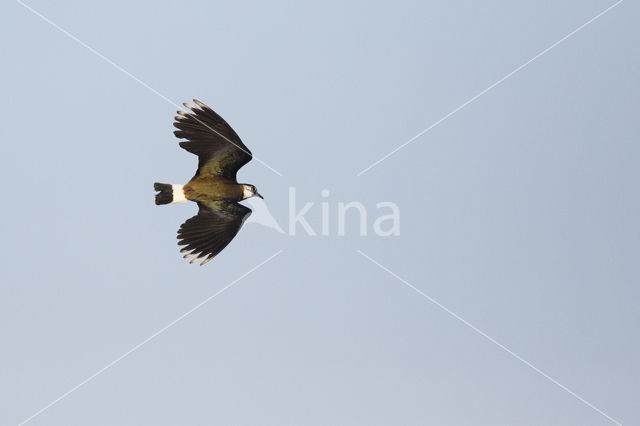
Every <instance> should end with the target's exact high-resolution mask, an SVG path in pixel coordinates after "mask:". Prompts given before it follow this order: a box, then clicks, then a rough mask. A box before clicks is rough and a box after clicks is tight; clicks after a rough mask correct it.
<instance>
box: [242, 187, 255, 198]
mask: <svg viewBox="0 0 640 426" xmlns="http://www.w3.org/2000/svg"><path fill="white" fill-rule="evenodd" d="M253 196H254V193H253V191H252V190H251V187H250V186H249V185H242V199H243V200H246V199H247V198H251V197H253Z"/></svg>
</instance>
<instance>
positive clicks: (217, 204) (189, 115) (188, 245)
mask: <svg viewBox="0 0 640 426" xmlns="http://www.w3.org/2000/svg"><path fill="white" fill-rule="evenodd" d="M193 101H194V102H195V103H196V105H198V107H199V108H198V107H196V106H193V105H191V104H189V103H184V106H185V107H186V108H188V109H189V110H190V112H184V111H178V115H177V116H176V117H175V120H176V121H175V122H174V123H173V125H174V126H175V127H176V128H177V129H178V130H176V131H174V132H173V133H174V134H175V135H176V136H177V137H178V138H180V139H186V141H183V142H180V147H182V148H184V149H186V150H187V151H189V152H190V153H192V154H195V155H197V156H198V170H197V171H196V174H195V176H194V177H193V178H192V179H191V180H190V181H189V182H188V183H187V184H185V185H171V184H167V183H157V182H156V183H154V184H153V188H154V189H155V190H156V191H158V193H157V194H156V204H158V205H161V204H175V203H183V202H186V201H193V202H195V203H198V214H197V215H195V216H193V217H192V218H190V219H188V220H187V221H186V222H185V223H183V224H182V225H181V226H180V229H179V230H178V240H179V241H178V245H180V246H184V247H183V248H182V249H181V250H180V252H181V253H186V254H185V255H184V257H185V258H189V257H191V256H194V257H193V259H191V261H190V262H189V263H194V262H196V261H198V260H200V259H203V258H204V260H203V261H202V263H200V265H204V264H205V263H207V262H209V261H210V260H211V259H213V258H214V257H215V256H216V255H217V254H218V253H220V252H221V251H222V250H223V249H224V248H225V247H226V246H227V245H228V244H229V243H230V242H231V240H233V238H234V237H235V236H236V234H237V233H238V231H239V230H240V228H241V227H242V224H243V223H244V221H245V220H246V219H247V218H248V217H249V215H251V209H250V208H248V207H245V206H243V205H242V204H240V203H238V201H240V200H245V199H247V198H250V197H260V198H262V195H260V194H259V193H258V190H257V189H256V187H255V186H253V185H249V184H245V183H238V181H237V180H236V173H238V170H239V169H240V167H242V166H244V165H245V164H247V163H248V162H249V161H251V158H252V157H253V156H252V154H251V151H249V148H247V147H246V146H245V144H244V143H242V140H240V137H239V136H238V135H237V133H236V132H235V131H234V130H233V129H232V128H231V126H229V124H227V122H226V121H224V119H223V118H222V117H220V116H219V115H218V114H216V113H215V112H214V111H213V110H212V109H211V108H209V107H208V106H207V105H205V104H203V103H202V102H200V101H199V100H197V99H194V100H193Z"/></svg>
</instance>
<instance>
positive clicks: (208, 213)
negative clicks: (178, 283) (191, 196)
mask: <svg viewBox="0 0 640 426" xmlns="http://www.w3.org/2000/svg"><path fill="white" fill-rule="evenodd" d="M198 207H199V208H200V209H199V210H198V214H197V215H195V216H193V217H192V218H191V219H188V220H187V221H186V222H185V223H183V224H182V226H180V229H179V230H178V239H179V240H180V241H178V245H181V246H185V247H183V248H182V249H181V250H180V252H181V253H187V254H185V255H184V257H189V256H195V257H194V258H193V259H191V262H190V263H193V262H195V261H197V260H199V259H202V258H203V257H204V258H205V259H204V260H203V261H202V263H201V265H204V264H205V263H207V262H208V261H210V260H211V259H213V257H214V256H216V255H217V254H218V253H220V252H221V251H222V249H224V248H225V247H226V246H227V245H228V244H229V243H230V242H231V240H233V237H235V236H236V234H237V233H238V231H239V230H240V228H241V227H242V224H243V223H244V221H245V220H246V219H247V218H248V217H249V215H250V214H251V209H250V208H248V207H245V206H243V205H242V204H238V203H236V202H233V201H213V202H211V203H206V204H205V203H198Z"/></svg>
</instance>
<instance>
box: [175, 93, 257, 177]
mask: <svg viewBox="0 0 640 426" xmlns="http://www.w3.org/2000/svg"><path fill="white" fill-rule="evenodd" d="M193 101H194V102H195V103H196V104H197V105H198V106H199V107H200V108H197V107H195V106H193V105H190V104H188V103H185V104H184V105H185V106H186V107H187V108H189V109H190V110H191V112H190V113H187V112H183V111H178V114H179V115H177V116H176V121H175V122H174V123H173V125H174V126H175V127H176V128H177V129H178V130H176V131H175V132H173V133H174V134H175V135H176V136H177V137H178V138H182V139H187V142H180V146H181V147H182V148H184V149H186V150H187V151H189V152H191V153H192V154H195V155H197V156H198V171H197V173H196V176H198V175H200V174H213V175H216V176H222V177H224V178H227V179H229V180H232V181H234V182H235V181H236V173H237V172H238V170H239V169H240V167H242V166H244V165H245V164H247V163H248V162H249V161H251V158H252V155H251V151H249V148H247V147H246V146H245V144H244V143H242V141H241V140H240V137H239V136H238V134H237V133H236V132H235V131H234V130H233V129H232V128H231V126H229V124H227V122H226V121H224V119H223V118H222V117H220V116H219V115H218V114H216V113H215V112H214V111H213V110H212V109H211V108H209V107H208V106H206V105H205V104H203V103H202V102H200V101H199V100H197V99H194V100H193Z"/></svg>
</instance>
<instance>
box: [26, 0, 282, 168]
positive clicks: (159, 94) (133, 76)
mask: <svg viewBox="0 0 640 426" xmlns="http://www.w3.org/2000/svg"><path fill="white" fill-rule="evenodd" d="M16 2H18V3H19V4H20V5H22V6H24V7H25V8H26V9H28V10H30V11H31V12H32V13H33V14H35V15H36V16H38V17H40V18H41V19H42V20H44V21H45V22H47V23H48V24H49V25H51V26H52V27H54V28H55V29H57V30H58V31H60V32H61V33H63V34H64V35H66V36H67V37H69V38H70V39H72V40H74V41H75V42H77V43H78V44H80V45H81V46H82V47H84V48H86V49H87V50H88V51H90V52H91V53H93V54H94V55H96V56H98V57H99V58H100V59H102V60H104V61H105V62H107V63H108V64H110V65H111V66H113V67H114V68H115V69H117V70H118V71H120V72H122V73H123V74H125V75H127V76H128V77H130V78H132V79H133V80H135V81H136V82H138V83H139V84H140V85H142V86H143V87H145V88H146V89H148V90H150V91H151V92H153V93H155V94H156V95H158V96H159V97H161V98H162V99H164V100H165V101H167V102H168V103H170V104H171V105H173V106H174V107H176V108H178V109H181V108H182V107H181V106H180V105H178V104H177V103H176V102H174V101H172V100H171V99H169V98H167V97H166V96H165V95H163V94H162V93H160V92H158V91H157V90H156V89H154V88H153V87H151V86H149V85H148V84H147V83H145V82H144V81H142V80H140V79H139V78H138V77H136V76H135V75H133V74H131V73H130V72H129V71H127V70H125V69H124V68H122V67H121V66H120V65H118V64H116V63H115V62H113V61H112V60H111V59H109V58H107V57H106V56H104V55H103V54H102V53H100V52H98V51H97V50H95V49H94V48H93V47H91V46H89V45H88V44H87V43H85V42H83V41H82V40H80V39H79V38H77V37H76V36H74V35H73V34H71V33H70V32H69V31H67V30H65V29H64V28H62V27H61V26H60V25H58V24H56V23H55V22H53V21H52V20H50V19H49V18H47V17H46V16H44V15H43V14H41V13H40V12H38V11H37V10H35V9H34V8H32V7H31V6H29V5H28V4H26V3H24V2H23V1H22V0H16ZM193 118H194V119H195V120H196V121H197V122H199V123H200V124H202V125H203V126H205V127H207V128H208V129H209V130H211V131H213V132H214V133H216V134H218V135H219V136H220V137H222V138H223V139H225V140H226V141H227V142H229V143H230V144H232V145H233V146H235V147H236V148H238V149H240V150H242V151H244V152H245V153H247V154H249V153H248V152H247V151H246V150H245V149H243V148H242V147H241V146H238V145H237V144H235V143H234V142H233V141H231V140H229V138H227V137H226V136H224V135H223V134H221V133H220V132H218V131H217V130H215V129H213V128H211V127H209V126H208V125H206V124H205V123H203V122H202V121H200V120H198V118H196V117H195V116H194V117H193ZM252 157H253V158H254V159H255V160H256V161H257V162H259V163H260V164H262V165H263V166H265V167H266V168H267V169H269V170H271V171H272V172H274V173H275V174H277V175H278V176H282V173H280V172H279V171H277V170H276V169H274V168H273V167H271V166H270V165H268V164H267V163H265V162H264V161H262V160H261V159H259V158H258V157H256V156H255V155H252Z"/></svg>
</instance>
